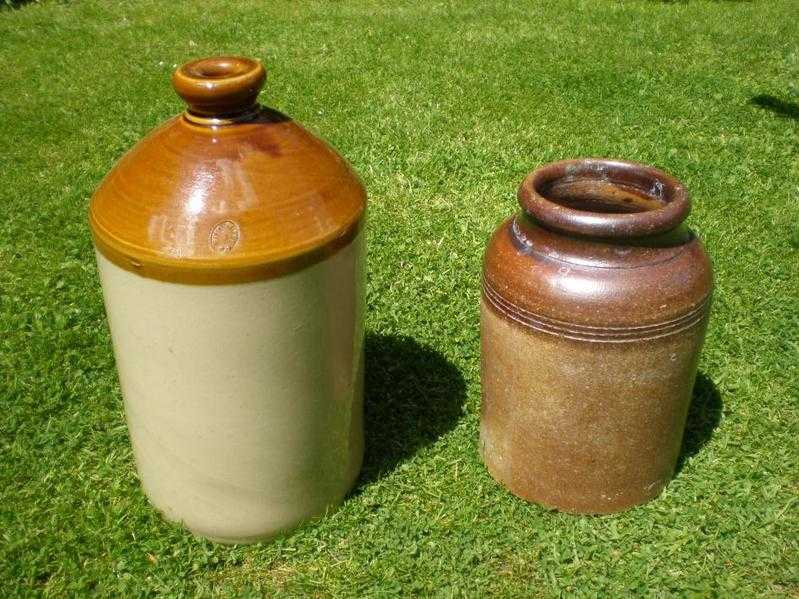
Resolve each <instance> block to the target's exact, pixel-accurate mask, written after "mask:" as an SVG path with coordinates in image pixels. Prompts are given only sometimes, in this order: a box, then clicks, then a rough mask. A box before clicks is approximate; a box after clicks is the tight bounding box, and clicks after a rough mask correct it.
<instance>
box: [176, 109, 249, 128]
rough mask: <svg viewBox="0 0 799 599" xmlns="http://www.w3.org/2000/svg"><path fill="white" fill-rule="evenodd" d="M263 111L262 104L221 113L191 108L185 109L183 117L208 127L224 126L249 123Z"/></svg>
mask: <svg viewBox="0 0 799 599" xmlns="http://www.w3.org/2000/svg"><path fill="white" fill-rule="evenodd" d="M260 113H261V106H260V105H259V104H253V105H252V106H250V107H249V108H246V109H244V110H240V111H236V112H232V113H228V114H221V115H204V114H198V113H196V112H192V111H191V110H190V109H189V110H186V111H184V113H183V118H185V119H186V120H187V121H189V122H190V123H193V124H195V125H204V126H206V127H222V126H225V125H235V124H237V123H247V122H250V121H254V120H255V119H257V118H258V115H259V114H260Z"/></svg>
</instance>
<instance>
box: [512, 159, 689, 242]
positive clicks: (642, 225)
mask: <svg viewBox="0 0 799 599" xmlns="http://www.w3.org/2000/svg"><path fill="white" fill-rule="evenodd" d="M564 189H565V190H566V191H565V193H564V191H563V190H564ZM554 190H560V191H558V192H555V193H553V191H554ZM569 190H577V195H578V196H581V202H580V204H579V205H580V206H581V207H580V208H575V207H573V206H570V205H569V204H570V203H573V199H572V198H571V197H568V196H569ZM559 195H562V196H564V197H559ZM518 199H519V204H520V205H521V207H522V209H524V211H525V212H526V213H527V214H529V215H530V216H531V217H533V218H534V219H535V220H536V221H538V222H540V223H541V224H542V225H544V226H546V227H548V228H551V229H554V230H557V231H562V232H565V233H570V234H576V235H584V236H590V237H606V238H620V237H622V238H623V237H643V236H647V235H655V234H658V233H665V232H667V231H670V230H672V229H674V228H676V227H677V226H679V225H680V223H682V222H683V221H684V220H685V218H686V217H687V216H688V213H689V212H690V210H691V202H690V199H689V197H688V192H687V191H686V189H685V187H684V186H683V184H682V183H680V182H679V181H678V180H677V179H675V178H674V177H672V176H671V175H669V174H668V173H665V172H663V171H661V170H660V169H657V168H654V167H651V166H647V165H645V164H640V163H637V162H631V161H627V160H614V159H608V158H580V159H576V160H562V161H560V162H553V163H550V164H546V165H544V166H541V167H539V168H537V169H536V170H534V171H533V172H531V173H530V174H529V175H527V177H525V179H524V181H523V182H522V184H521V186H520V187H519V192H518ZM606 202H612V203H613V205H614V206H615V207H614V209H610V210H609V209H603V206H605V205H606ZM592 203H594V204H596V206H597V209H596V210H592V209H586V206H591V205H592Z"/></svg>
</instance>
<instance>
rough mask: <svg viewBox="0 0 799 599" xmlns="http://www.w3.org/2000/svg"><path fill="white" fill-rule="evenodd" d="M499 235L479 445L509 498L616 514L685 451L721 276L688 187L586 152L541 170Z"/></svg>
mask: <svg viewBox="0 0 799 599" xmlns="http://www.w3.org/2000/svg"><path fill="white" fill-rule="evenodd" d="M519 202H520V204H521V206H522V211H521V212H520V213H519V214H517V215H516V216H513V217H512V218H510V219H508V220H506V221H505V222H504V223H503V224H502V225H501V226H500V227H499V228H498V229H497V231H496V232H495V233H494V236H493V237H492V239H491V241H490V244H489V247H488V249H487V251H486V255H485V263H484V276H483V295H482V302H481V304H482V307H481V336H482V385H483V404H482V414H481V428H480V431H481V432H480V435H481V452H482V455H483V459H484V460H485V463H486V466H487V467H488V469H489V471H490V472H491V474H492V475H493V476H494V478H496V479H497V480H498V481H500V482H501V483H503V484H504V485H505V486H507V487H508V488H509V489H510V490H511V491H512V492H513V493H515V494H516V495H519V496H520V497H523V498H525V499H528V500H530V501H535V502H538V503H541V504H544V505H546V506H549V507H553V508H557V509H560V510H563V511H568V512H579V513H607V512H614V511H619V510H623V509H626V508H629V507H631V506H634V505H637V504H640V503H643V502H645V501H647V500H649V499H652V498H653V497H655V496H657V495H658V494H659V493H660V492H661V490H662V489H663V487H664V486H665V485H666V484H667V482H668V481H669V479H670V478H671V476H672V474H673V471H674V467H675V464H676V461H677V458H678V454H679V450H680V444H681V440H682V435H683V430H684V427H685V419H686V415H687V411H688V406H689V403H690V399H691V390H692V387H693V383H694V379H695V376H696V367H697V359H698V355H699V350H700V348H701V345H702V341H703V339H704V333H705V328H706V325H707V318H708V313H709V307H710V295H711V288H712V273H711V266H710V262H709V260H708V258H707V255H706V254H705V252H704V250H703V249H702V246H701V244H700V242H699V240H698V239H697V238H696V236H695V235H694V234H693V233H692V232H691V231H690V230H688V229H687V228H686V227H685V225H684V224H683V222H682V221H683V220H684V219H685V217H686V216H687V215H688V212H689V210H690V202H689V199H688V195H687V193H686V191H685V189H684V187H683V186H682V184H680V182H679V181H677V180H676V179H674V178H673V177H671V176H669V175H667V174H666V173H664V172H662V171H659V170H657V169H654V168H651V167H647V166H644V165H641V164H636V163H631V162H623V161H616V160H599V159H585V160H572V161H563V162H557V163H554V164H550V165H547V166H544V167H542V168H540V169H538V170H536V171H535V172H533V173H531V174H530V175H529V176H528V177H527V178H526V179H525V180H524V182H523V183H522V185H521V187H520V189H519Z"/></svg>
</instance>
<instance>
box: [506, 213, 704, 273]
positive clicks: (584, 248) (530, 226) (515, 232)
mask: <svg viewBox="0 0 799 599" xmlns="http://www.w3.org/2000/svg"><path fill="white" fill-rule="evenodd" d="M510 235H511V237H512V241H513V244H514V246H515V247H516V249H517V250H518V251H520V252H522V253H531V254H536V255H538V256H540V257H543V258H547V259H551V260H557V261H561V262H563V263H564V264H573V265H580V266H587V267H593V268H634V267H636V266H645V265H650V264H653V263H656V262H661V261H664V260H668V259H670V258H671V257H674V256H676V255H677V254H679V253H680V252H682V251H683V250H684V249H685V247H686V246H687V245H688V244H689V243H690V242H691V241H692V240H693V239H694V235H693V233H692V232H691V231H690V229H689V228H688V227H687V226H685V225H684V224H679V225H678V226H676V227H675V228H673V229H670V230H668V231H663V232H659V233H653V234H651V235H644V236H638V237H599V236H590V235H584V234H574V233H569V232H563V231H561V230H556V229H553V228H551V227H548V226H547V225H546V224H544V223H541V222H540V221H539V220H537V219H536V218H535V217H534V216H531V215H530V214H528V213H526V212H524V211H522V212H520V213H519V214H518V215H517V216H516V217H515V218H513V219H512V221H511V225H510Z"/></svg>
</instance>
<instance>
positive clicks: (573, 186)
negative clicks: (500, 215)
mask: <svg viewBox="0 0 799 599" xmlns="http://www.w3.org/2000/svg"><path fill="white" fill-rule="evenodd" d="M518 198H519V204H520V205H521V207H522V211H521V213H520V214H517V215H515V216H513V217H511V218H509V219H507V220H506V221H505V222H504V223H503V225H502V226H500V227H499V228H498V229H497V231H496V232H495V233H494V236H493V237H492V239H491V242H490V243H489V246H488V249H487V251H486V254H485V262H484V276H483V286H484V292H485V294H484V295H485V297H486V298H488V300H490V302H491V303H492V305H493V306H494V307H495V308H496V309H497V310H500V311H501V312H502V313H503V314H504V315H506V316H508V318H510V319H511V320H515V321H517V322H526V323H528V324H529V325H530V326H533V328H539V329H541V330H549V331H556V332H557V333H558V334H560V335H563V336H566V337H572V338H575V339H591V340H603V341H624V340H629V339H636V338H644V337H653V336H661V335H666V334H668V333H669V332H670V331H674V330H680V327H684V326H689V325H691V326H692V325H693V324H696V323H697V322H699V321H700V320H701V319H702V318H703V317H704V314H705V313H706V309H707V306H708V305H709V298H710V293H711V289H712V270H711V265H710V261H709V259H708V257H707V255H706V254H705V252H704V250H703V248H702V245H701V243H700V242H699V240H698V239H697V238H696V236H695V235H694V234H693V233H692V232H691V231H690V230H689V229H688V228H687V227H686V226H685V225H684V224H683V221H684V219H685V218H686V216H687V215H688V212H689V211H690V201H689V198H688V193H687V192H686V190H685V188H684V187H683V185H682V184H681V183H680V182H679V181H677V180H676V179H675V178H674V177H672V176H670V175H668V174H666V173H664V172H663V171H661V170H658V169H656V168H653V167H649V166H645V165H642V164H638V163H634V162H627V161H621V160H611V159H592V158H589V159H579V160H566V161H562V162H555V163H552V164H548V165H545V166H543V167H541V168H539V169H536V170H535V171H533V172H532V173H530V174H529V175H528V176H527V177H526V178H525V179H524V181H523V182H522V185H521V187H520V188H519V192H518Z"/></svg>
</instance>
